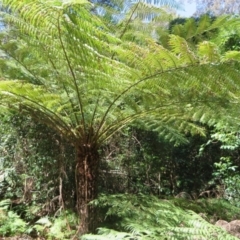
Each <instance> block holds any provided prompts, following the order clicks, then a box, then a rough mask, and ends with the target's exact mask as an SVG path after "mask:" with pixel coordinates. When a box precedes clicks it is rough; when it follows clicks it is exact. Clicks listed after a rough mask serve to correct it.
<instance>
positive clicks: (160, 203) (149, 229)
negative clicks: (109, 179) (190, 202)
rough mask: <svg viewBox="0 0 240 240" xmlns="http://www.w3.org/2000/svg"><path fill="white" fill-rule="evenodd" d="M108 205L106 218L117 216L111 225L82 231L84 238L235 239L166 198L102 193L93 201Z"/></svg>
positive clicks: (101, 205) (145, 239) (106, 206)
mask: <svg viewBox="0 0 240 240" xmlns="http://www.w3.org/2000/svg"><path fill="white" fill-rule="evenodd" d="M93 204H94V205H97V206H98V207H100V208H104V209H107V219H105V222H106V224H107V220H108V218H111V217H118V219H119V223H117V225H116V226H113V228H115V229H116V228H117V229H118V231H116V230H113V229H107V228H100V229H99V232H98V235H84V237H83V239H86V240H88V239H89V240H90V239H96V240H97V239H102V237H105V238H106V239H107V238H108V239H133V238H134V239H139V240H143V239H144V240H150V239H156V240H161V239H167V240H168V239H169V240H170V239H176V240H179V239H182V240H186V239H189V240H192V239H210V240H213V239H229V240H234V239H236V238H235V237H234V236H231V235H230V234H228V233H227V232H226V231H224V230H222V229H221V228H219V227H216V226H214V225H212V224H210V223H208V222H206V221H205V220H204V219H203V218H201V217H200V216H199V215H198V214H196V213H194V212H192V211H190V210H187V211H186V210H183V209H181V208H179V207H176V206H175V205H173V204H172V203H171V201H167V200H159V199H157V198H156V197H153V196H144V195H137V196H133V195H128V194H124V195H123V194H122V195H121V194H118V195H110V196H109V195H102V196H101V197H100V198H99V199H97V200H95V201H94V202H93Z"/></svg>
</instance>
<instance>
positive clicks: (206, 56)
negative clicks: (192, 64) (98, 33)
mask: <svg viewBox="0 0 240 240" xmlns="http://www.w3.org/2000/svg"><path fill="white" fill-rule="evenodd" d="M198 55H199V56H200V57H201V58H202V61H203V62H205V61H206V62H212V63H214V62H219V61H220V54H219V49H218V47H217V46H216V45H215V44H214V43H211V42H207V41H204V42H201V43H200V44H199V45H198Z"/></svg>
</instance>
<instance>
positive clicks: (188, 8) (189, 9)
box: [177, 2, 196, 17]
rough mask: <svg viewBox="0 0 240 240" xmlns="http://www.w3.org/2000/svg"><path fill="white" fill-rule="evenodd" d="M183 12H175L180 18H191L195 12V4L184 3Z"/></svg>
mask: <svg viewBox="0 0 240 240" xmlns="http://www.w3.org/2000/svg"><path fill="white" fill-rule="evenodd" d="M183 8H184V10H182V11H180V10H179V11H177V12H178V14H179V16H180V17H191V16H192V15H193V13H194V12H195V11H196V3H195V2H193V3H186V2H185V3H184V6H183Z"/></svg>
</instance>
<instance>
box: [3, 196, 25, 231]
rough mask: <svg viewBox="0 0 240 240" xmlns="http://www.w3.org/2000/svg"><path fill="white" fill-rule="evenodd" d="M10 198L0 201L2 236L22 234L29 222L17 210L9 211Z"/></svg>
mask: <svg viewBox="0 0 240 240" xmlns="http://www.w3.org/2000/svg"><path fill="white" fill-rule="evenodd" d="M10 204H11V201H10V200H9V199H6V200H3V201H1V202H0V236H11V235H17V234H22V233H24V232H25V231H26V227H27V223H26V222H25V221H24V220H22V219H21V218H20V217H19V216H18V215H17V214H16V213H15V212H13V211H9V210H8V208H9V206H10Z"/></svg>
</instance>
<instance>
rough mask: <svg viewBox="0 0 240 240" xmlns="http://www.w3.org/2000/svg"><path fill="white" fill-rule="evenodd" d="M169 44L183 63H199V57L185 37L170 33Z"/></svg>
mask: <svg viewBox="0 0 240 240" xmlns="http://www.w3.org/2000/svg"><path fill="white" fill-rule="evenodd" d="M169 45H170V47H171V48H172V51H173V52H174V53H175V54H176V55H178V56H179V58H180V61H181V62H182V64H192V65H193V64H195V63H197V61H198V60H197V58H196V56H195V54H194V52H192V51H191V49H190V47H189V46H188V44H187V42H186V41H185V39H183V38H181V37H179V36H176V35H170V39H169Z"/></svg>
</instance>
